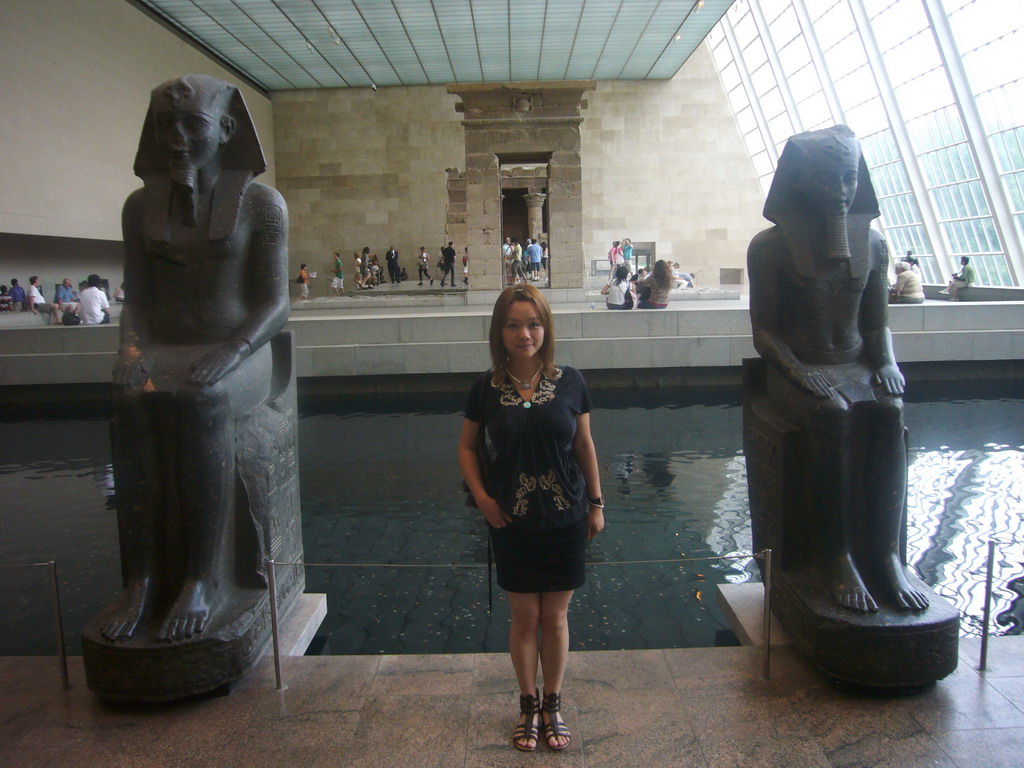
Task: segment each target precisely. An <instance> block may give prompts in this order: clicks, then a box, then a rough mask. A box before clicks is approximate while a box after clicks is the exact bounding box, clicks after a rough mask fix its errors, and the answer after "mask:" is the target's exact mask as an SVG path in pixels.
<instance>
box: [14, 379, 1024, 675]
mask: <svg viewBox="0 0 1024 768" xmlns="http://www.w3.org/2000/svg"><path fill="white" fill-rule="evenodd" d="M1021 389H1022V388H1021V386H1020V385H1013V384H1000V385H984V384H972V385H971V387H970V392H969V395H970V398H969V399H964V398H963V392H961V391H959V390H953V389H951V388H949V387H940V386H937V385H930V386H918V387H915V388H914V390H913V391H912V392H911V394H910V397H909V398H908V403H907V423H908V426H909V427H910V430H911V446H912V464H911V470H910V478H911V480H910V483H911V491H910V497H909V507H910V509H909V516H910V523H909V531H908V539H909V557H910V559H911V562H912V563H913V564H914V566H915V567H916V568H917V569H918V571H919V572H920V573H921V575H922V577H923V578H924V579H925V580H926V581H928V582H929V583H930V584H933V585H935V587H936V589H937V590H938V591H939V592H940V593H941V594H943V595H945V596H946V597H948V598H949V599H950V600H951V601H953V602H954V603H955V604H956V605H957V607H958V608H959V609H960V610H961V612H962V613H963V614H965V618H964V621H963V622H962V632H963V633H964V634H977V633H978V632H979V625H980V616H981V605H982V598H983V590H984V564H985V553H986V546H987V541H988V539H989V538H990V537H991V536H992V535H993V534H996V535H997V536H998V537H999V539H1000V545H999V556H998V558H997V564H996V579H995V583H996V592H995V603H994V611H993V616H994V617H995V622H996V624H997V627H996V630H997V631H998V632H1016V631H1019V630H1020V628H1021V622H1022V620H1024V600H1022V599H1021V597H1022V594H1024V544H1022V541H1024V533H1022V525H1024V523H1022V520H1024V507H1022V505H1021V503H1020V497H1021V492H1022V486H1024V393H1022V391H1021ZM593 399H594V404H595V409H596V410H595V412H594V414H593V428H594V437H595V440H596V442H597V448H598V455H599V457H600V461H601V473H602V480H603V485H604V491H605V496H606V499H607V504H608V508H607V510H606V512H607V521H608V528H607V530H606V532H605V533H604V534H603V535H602V536H600V537H599V538H598V539H597V540H596V541H595V542H594V543H592V545H591V547H590V555H589V559H590V560H591V562H592V563H593V564H592V565H591V566H590V567H589V569H588V582H587V584H586V586H585V587H583V588H582V589H581V590H579V592H578V593H577V596H576V598H575V599H574V602H573V606H572V612H571V621H572V629H573V637H572V645H573V648H574V649H628V648H653V647H681V646H702V645H714V644H716V641H717V642H727V641H728V640H727V639H726V635H727V633H722V632H721V630H725V629H726V625H725V623H724V621H723V619H722V617H721V615H720V614H719V612H718V610H717V608H716V607H715V604H714V596H715V590H716V585H717V584H720V583H723V582H744V581H750V580H757V579H758V575H757V568H756V565H755V564H754V563H753V562H752V561H751V560H750V559H749V558H746V557H741V558H738V559H730V560H718V559H715V558H716V557H717V556H719V555H746V554H748V553H749V552H750V547H751V542H750V523H749V516H748V513H747V495H746V475H745V466H744V460H743V455H742V447H741V413H740V408H739V393H738V391H737V390H733V389H723V388H718V389H712V390H695V389H685V390H669V389H663V390H659V391H653V392H642V393H638V392H624V391H619V390H611V391H608V390H602V391H596V392H594V393H593ZM463 404H464V403H463V397H462V396H461V395H459V396H430V397H403V398H400V399H398V398H345V399H344V400H341V399H339V400H338V402H336V403H327V404H325V403H324V402H323V401H318V402H316V403H313V404H309V403H307V404H306V405H305V406H304V412H303V416H302V419H301V421H300V427H299V429H300V435H299V437H300V452H301V484H302V508H303V528H304V539H305V551H306V560H307V561H309V562H315V563H336V564H343V565H344V566H345V567H319V566H318V567H309V568H308V571H307V584H308V589H309V591H320V592H326V593H327V594H328V612H329V613H328V618H327V620H326V621H325V623H324V625H323V627H322V630H321V635H322V637H321V640H322V641H323V642H324V643H325V647H324V650H325V652H330V653H452V652H473V651H496V650H504V649H505V647H506V638H505V634H506V631H507V618H508V611H507V603H506V601H505V599H504V596H503V594H502V593H501V591H500V590H498V589H497V588H495V591H494V601H493V613H490V614H489V613H488V610H487V605H488V594H487V570H486V547H485V543H484V538H483V524H482V522H481V521H480V520H479V519H478V517H477V513H476V511H475V510H471V509H468V508H466V507H464V506H463V504H462V501H463V494H462V493H461V491H460V476H459V471H458V467H457V465H456V462H455V442H456V439H457V436H458V432H459V429H460V426H461V420H462V413H461V408H462V406H463ZM0 428H2V430H3V437H4V439H3V440H2V441H0V499H3V502H2V503H3V507H2V509H3V511H2V512H0V563H25V562H33V561H36V560H48V559H50V558H54V559H56V560H57V562H58V567H59V569H60V577H61V588H62V599H63V602H64V615H65V622H66V628H67V633H68V638H69V646H70V648H71V650H72V652H73V653H77V652H78V639H77V636H78V633H79V632H80V631H81V627H82V625H83V624H84V622H85V620H86V619H87V618H88V617H89V616H90V615H92V613H94V612H95V611H97V610H99V608H100V607H101V606H102V605H103V604H104V603H105V602H106V600H108V599H109V598H110V597H111V596H112V595H113V594H114V593H115V592H116V591H117V590H118V588H119V580H120V575H119V564H118V559H117V532H116V519H115V513H114V510H113V508H112V507H111V505H110V502H111V500H112V494H113V488H112V481H111V477H110V470H109V461H110V453H109V440H108V437H107V422H106V419H105V418H101V417H92V418H83V417H75V416H72V415H68V416H65V417H62V418H60V419H55V420H39V419H31V420H19V419H16V418H9V419H7V420H6V421H5V422H3V423H0ZM683 560H685V562H682V561H683ZM47 578H48V577H47V573H46V571H45V570H44V569H41V568H40V569H32V568H17V569H13V568H0V655H6V654H30V653H50V652H52V648H53V634H52V616H51V609H50V604H49V602H48V597H49V592H48V581H47Z"/></svg>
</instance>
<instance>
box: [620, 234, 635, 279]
mask: <svg viewBox="0 0 1024 768" xmlns="http://www.w3.org/2000/svg"><path fill="white" fill-rule="evenodd" d="M622 263H623V264H625V265H626V269H628V270H629V274H633V241H632V240H630V239H629V238H628V237H624V238H622Z"/></svg>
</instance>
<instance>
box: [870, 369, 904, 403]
mask: <svg viewBox="0 0 1024 768" xmlns="http://www.w3.org/2000/svg"><path fill="white" fill-rule="evenodd" d="M871 381H872V383H873V384H875V385H876V386H881V387H882V388H883V389H884V390H885V391H886V392H888V393H889V394H890V395H896V396H899V395H902V394H903V388H904V387H905V386H906V380H905V379H904V378H903V374H902V373H900V369H899V368H898V367H897V366H896V364H895V363H890V364H888V365H883V366H882V367H881V368H879V369H878V370H877V371H875V372H874V373H873V374H872V375H871Z"/></svg>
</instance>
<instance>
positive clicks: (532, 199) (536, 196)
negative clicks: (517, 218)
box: [523, 192, 548, 238]
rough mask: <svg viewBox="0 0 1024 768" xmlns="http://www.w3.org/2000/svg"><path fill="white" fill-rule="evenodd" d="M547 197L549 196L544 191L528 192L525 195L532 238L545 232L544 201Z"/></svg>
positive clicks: (528, 225)
mask: <svg viewBox="0 0 1024 768" xmlns="http://www.w3.org/2000/svg"><path fill="white" fill-rule="evenodd" d="M547 199H548V196H547V195H545V194H544V193H543V192H527V193H526V194H525V195H523V201H524V202H525V203H526V223H527V227H528V228H529V231H530V237H532V238H539V237H540V236H541V234H542V233H543V232H544V201H545V200H547Z"/></svg>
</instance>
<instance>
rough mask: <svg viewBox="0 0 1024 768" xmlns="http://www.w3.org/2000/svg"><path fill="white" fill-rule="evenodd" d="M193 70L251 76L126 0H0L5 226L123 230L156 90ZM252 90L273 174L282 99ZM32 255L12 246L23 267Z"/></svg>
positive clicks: (78, 233) (0, 188) (116, 234)
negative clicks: (274, 101)
mask: <svg viewBox="0 0 1024 768" xmlns="http://www.w3.org/2000/svg"><path fill="white" fill-rule="evenodd" d="M188 73H197V74H209V75H215V76H217V77H221V78H223V79H225V80H228V81H229V82H233V83H236V84H240V83H239V81H238V79H237V78H236V77H235V76H234V75H232V74H231V73H229V72H228V71H226V70H225V69H223V68H222V67H219V66H217V65H216V64H215V63H214V62H213V61H212V60H210V59H209V58H207V57H206V56H204V55H203V54H201V53H200V52H199V51H198V50H196V49H195V48H193V47H192V46H190V45H188V44H187V43H185V42H183V41H182V40H181V39H180V38H178V37H176V36H175V35H174V34H172V33H171V32H169V31H168V30H166V29H165V28H164V27H162V26H161V25H160V24H158V23H157V22H155V21H153V20H152V19H151V18H150V17H149V16H147V15H145V14H144V13H143V12H141V11H139V10H138V9H137V8H135V7H133V6H132V5H130V4H128V3H127V2H124V0H3V2H0V157H2V158H3V160H2V162H0V232H8V233H19V234H26V235H49V236H61V237H76V238H90V239H100V240H120V239H121V206H122V204H123V203H124V199H125V197H127V195H128V194H129V193H130V192H131V191H132V190H133V189H135V188H136V187H138V186H140V184H141V182H140V180H139V179H138V178H136V177H135V176H134V175H133V173H132V164H133V162H134V159H135V151H136V148H137V147H138V142H139V131H140V130H141V129H142V121H143V118H144V117H145V113H146V107H147V104H148V100H149V92H150V91H151V90H152V89H153V88H154V87H155V86H157V85H159V84H160V83H162V82H163V81H165V80H169V79H170V78H172V77H175V76H177V75H183V74H188ZM242 91H243V94H244V96H245V100H246V103H247V104H248V106H249V109H250V111H251V112H252V114H253V118H254V121H255V123H256V129H257V132H258V134H259V136H260V140H261V142H262V144H263V150H264V154H265V155H266V156H267V159H268V162H269V163H270V164H271V165H270V167H269V169H268V172H267V173H266V174H264V175H263V176H261V177H260V180H261V181H265V182H266V183H269V184H273V182H274V169H273V157H274V133H273V121H272V114H271V112H272V106H271V103H270V100H269V99H268V98H266V97H264V96H262V95H261V94H259V93H258V92H257V91H254V90H252V89H251V88H248V87H244V86H243V88H242ZM30 258H31V254H20V253H4V262H5V266H6V267H8V270H7V271H10V270H11V269H13V270H15V272H14V274H15V276H17V275H18V274H19V272H24V271H25V270H24V269H21V268H20V264H21V263H23V262H24V261H25V260H26V259H29V260H30ZM73 258H74V255H73V254H69V259H71V260H73ZM29 268H30V266H26V267H25V269H29ZM83 269H84V270H87V271H91V269H92V266H91V265H89V266H85V265H83V266H82V267H81V268H77V269H73V274H76V275H77V274H78V273H79V272H82V271H83ZM69 271H72V270H71V268H69ZM108 274H109V273H108ZM26 276H27V273H26ZM7 277H9V275H7V274H4V275H3V278H4V279H6V278H7ZM41 277H42V278H43V283H44V285H46V284H51V283H53V282H55V281H57V280H59V279H60V278H61V277H63V274H61V273H56V274H54V275H41ZM111 277H112V278H114V279H116V277H119V275H118V276H115V275H111ZM112 282H113V280H112ZM49 295H50V294H49V292H47V296H49Z"/></svg>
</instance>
